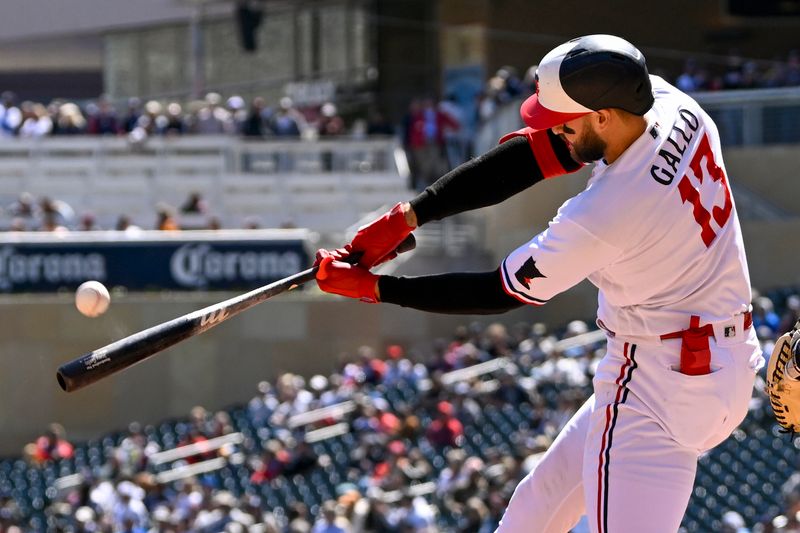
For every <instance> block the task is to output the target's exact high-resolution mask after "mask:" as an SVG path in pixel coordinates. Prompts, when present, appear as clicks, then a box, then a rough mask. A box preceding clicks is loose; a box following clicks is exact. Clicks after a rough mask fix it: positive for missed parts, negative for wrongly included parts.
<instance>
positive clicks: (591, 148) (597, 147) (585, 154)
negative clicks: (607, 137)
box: [572, 128, 606, 163]
mask: <svg viewBox="0 0 800 533" xmlns="http://www.w3.org/2000/svg"><path fill="white" fill-rule="evenodd" d="M572 150H573V151H574V153H575V159H577V161H578V162H579V163H593V162H595V161H598V160H600V159H602V158H603V154H604V153H605V151H606V142H605V141H604V140H602V139H601V138H600V137H599V136H598V135H597V133H595V132H594V130H592V129H591V128H587V129H586V130H585V131H584V134H583V135H582V136H581V138H580V139H576V141H575V142H574V143H573V144H572Z"/></svg>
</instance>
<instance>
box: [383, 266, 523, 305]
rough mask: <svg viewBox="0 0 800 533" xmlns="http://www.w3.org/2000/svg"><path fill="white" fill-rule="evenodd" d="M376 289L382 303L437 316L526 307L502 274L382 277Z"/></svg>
mask: <svg viewBox="0 0 800 533" xmlns="http://www.w3.org/2000/svg"><path fill="white" fill-rule="evenodd" d="M376 289H377V290H376V293H377V296H378V299H379V300H380V301H381V302H386V303H393V304H396V305H400V306H403V307H411V308H414V309H419V310H421V311H430V312H434V313H447V314H468V315H489V314H499V313H505V312H506V311H510V310H512V309H516V308H518V307H522V306H523V305H524V304H523V303H522V302H520V301H519V300H517V299H516V298H513V297H511V296H509V295H508V294H506V292H505V291H504V290H503V286H502V282H501V280H500V271H499V270H494V271H491V272H458V273H450V274H434V275H429V276H416V277H394V276H381V277H380V278H379V279H378V282H377V287H376Z"/></svg>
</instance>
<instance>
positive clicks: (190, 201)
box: [181, 191, 208, 215]
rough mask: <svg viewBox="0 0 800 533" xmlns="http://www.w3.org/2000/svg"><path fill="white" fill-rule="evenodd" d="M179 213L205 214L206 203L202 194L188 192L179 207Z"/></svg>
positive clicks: (206, 210)
mask: <svg viewBox="0 0 800 533" xmlns="http://www.w3.org/2000/svg"><path fill="white" fill-rule="evenodd" d="M181 213H191V214H201V215H204V214H207V213H208V201H207V200H206V199H205V197H204V196H203V193H201V192H199V191H192V192H190V193H189V196H188V197H187V198H186V201H185V202H184V203H183V204H182V205H181Z"/></svg>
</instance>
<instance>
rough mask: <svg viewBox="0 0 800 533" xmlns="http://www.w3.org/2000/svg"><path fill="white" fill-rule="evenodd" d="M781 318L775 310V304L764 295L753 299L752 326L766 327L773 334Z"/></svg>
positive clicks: (776, 330)
mask: <svg viewBox="0 0 800 533" xmlns="http://www.w3.org/2000/svg"><path fill="white" fill-rule="evenodd" d="M780 324H781V318H780V316H778V314H777V313H776V312H775V304H773V303H772V300H770V299H769V298H767V297H766V296H759V297H756V298H754V299H753V326H754V327H755V328H757V329H761V328H762V327H767V328H768V329H769V331H770V333H772V334H773V335H774V334H775V333H777V332H778V331H779V330H778V328H779V326H780Z"/></svg>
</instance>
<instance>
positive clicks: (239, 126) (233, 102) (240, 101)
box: [225, 94, 248, 135]
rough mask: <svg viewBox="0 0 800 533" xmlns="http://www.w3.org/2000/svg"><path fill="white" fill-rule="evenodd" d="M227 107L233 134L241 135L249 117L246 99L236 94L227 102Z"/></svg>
mask: <svg viewBox="0 0 800 533" xmlns="http://www.w3.org/2000/svg"><path fill="white" fill-rule="evenodd" d="M225 106H226V107H227V109H228V112H229V113H230V116H231V133H234V134H236V135H241V134H242V132H243V130H244V124H245V122H246V121H247V115H248V111H247V109H246V108H245V103H244V98H242V97H241V96H239V95H238V94H235V95H233V96H231V97H230V98H228V99H227V100H226V101H225Z"/></svg>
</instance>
